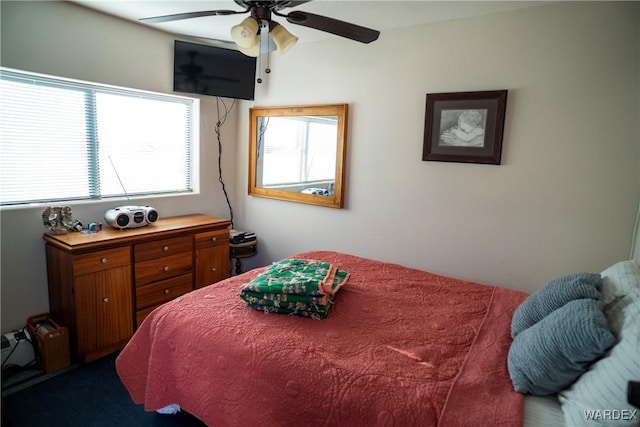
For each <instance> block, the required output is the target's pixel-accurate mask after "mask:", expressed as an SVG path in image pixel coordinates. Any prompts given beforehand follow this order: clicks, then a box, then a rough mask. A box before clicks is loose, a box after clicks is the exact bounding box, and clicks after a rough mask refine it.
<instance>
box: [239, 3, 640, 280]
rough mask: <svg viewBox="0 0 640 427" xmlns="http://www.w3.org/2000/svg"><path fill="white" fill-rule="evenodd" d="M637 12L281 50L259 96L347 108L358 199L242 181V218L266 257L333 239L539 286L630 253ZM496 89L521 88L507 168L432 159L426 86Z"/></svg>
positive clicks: (542, 13) (588, 11)
mask: <svg viewBox="0 0 640 427" xmlns="http://www.w3.org/2000/svg"><path fill="white" fill-rule="evenodd" d="M639 12H640V4H638V3H614V4H604V3H595V2H593V3H574V2H569V3H567V4H554V5H550V6H540V7H536V8H532V9H526V10H520V11H516V12H511V13H506V14H499V15H492V16H486V17H480V18H473V19H465V20H459V21H451V22H445V23H440V24H433V25H427V26H418V27H413V28H408V29H400V30H395V31H386V32H383V33H382V35H381V36H380V39H379V40H378V41H376V42H375V43H372V44H371V45H367V46H363V45H360V44H357V43H350V42H348V41H345V40H340V39H337V38H336V39H334V40H332V41H329V42H322V43H317V44H313V45H307V46H304V45H300V46H295V47H294V48H292V49H291V50H290V51H288V52H287V53H286V54H285V55H283V56H279V55H277V54H276V55H273V59H272V64H271V68H272V69H273V71H272V73H271V77H270V79H271V80H270V81H269V85H268V88H267V93H266V95H265V96H263V97H262V98H261V99H258V100H256V104H257V105H260V106H264V105H279V104H284V105H288V104H296V103H298V104H307V103H327V102H348V103H349V104H350V116H351V117H350V123H349V130H350V134H349V138H348V143H349V148H348V166H347V175H348V178H347V184H346V209H345V210H343V211H337V212H336V211H333V210H330V209H322V208H316V207H312V206H304V205H293V204H291V203H286V202H279V201H272V200H266V199H259V198H251V197H250V198H241V197H240V196H241V194H243V193H244V191H245V189H244V188H243V187H242V186H238V191H239V192H240V193H239V194H238V197H237V198H238V199H239V200H241V202H242V204H241V205H240V206H238V207H237V208H238V209H237V210H238V212H240V215H242V223H243V224H246V225H247V227H250V228H251V229H254V230H256V231H257V232H258V233H259V235H260V237H261V238H262V240H261V243H260V250H261V258H260V260H257V262H258V263H260V262H265V261H268V260H273V259H278V258H281V257H284V256H287V255H288V254H291V253H296V252H300V251H305V250H309V249H337V250H341V251H346V252H350V253H354V254H359V255H363V256H367V257H373V258H377V259H382V260H387V261H393V262H398V263H403V264H407V265H410V266H414V267H418V268H421V269H427V270H431V271H434V272H437V273H442V274H447V275H453V276H456V277H461V278H466V279H472V280H476V281H481V282H488V283H496V284H500V285H504V286H508V287H513V288H518V289H524V290H529V291H530V290H533V289H536V288H537V287H539V286H541V285H542V284H543V283H544V281H546V280H549V279H551V278H553V277H555V276H558V275H562V274H566V273H569V272H572V271H577V270H589V271H599V270H600V269H602V268H603V267H605V266H607V265H608V264H610V263H612V262H614V261H615V260H617V259H620V258H624V257H627V256H628V252H629V248H630V243H631V230H632V226H633V218H634V215H635V210H636V208H637V206H638V202H639V200H640V185H639V184H640V180H639V174H638V170H639V165H640V163H639V160H640V157H639V153H640V141H639V132H638V112H639V111H638V110H639V109H638V105H639V99H640V88H639V78H640V66H639V55H638V46H639V43H640V37H639V29H640V27H639V26H638V22H640V13H639ZM290 30H291V31H294V28H293V27H292V28H290ZM492 89H508V90H509V95H508V101H507V114H506V126H505V132H504V151H503V157H502V165H501V166H491V165H472V164H460V163H441V162H423V161H422V160H421V154H422V141H423V129H424V114H425V94H427V93H437V92H455V91H476V90H492ZM246 120H247V119H246V115H243V116H241V126H240V132H241V133H240V140H241V141H243V140H245V139H246V138H247V134H246V127H247V126H246ZM240 147H241V148H240V151H239V158H240V159H243V158H245V156H246V155H247V153H246V145H244V144H242V145H240ZM238 165H239V167H238V169H237V176H236V179H237V181H238V182H239V183H242V182H243V181H244V180H245V179H246V178H245V173H246V166H245V162H242V161H240V162H239V163H238Z"/></svg>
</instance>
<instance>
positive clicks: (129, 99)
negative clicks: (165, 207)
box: [0, 68, 198, 206]
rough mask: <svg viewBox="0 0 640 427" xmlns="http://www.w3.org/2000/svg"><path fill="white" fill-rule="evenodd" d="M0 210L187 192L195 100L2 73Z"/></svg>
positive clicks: (190, 178)
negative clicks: (33, 204) (21, 206)
mask: <svg viewBox="0 0 640 427" xmlns="http://www.w3.org/2000/svg"><path fill="white" fill-rule="evenodd" d="M0 100H1V101H0V204H1V205H5V206H6V205H21V204H29V203H52V202H60V201H72V200H90V199H101V198H108V197H118V196H124V195H128V196H150V195H158V194H168V193H189V192H192V191H193V187H194V184H193V179H194V178H193V176H192V173H193V167H192V166H193V150H194V145H195V142H194V139H195V140H196V141H197V138H194V134H195V135H197V132H195V126H197V120H194V111H197V102H198V101H197V100H196V99H192V98H186V97H179V96H173V95H165V94H156V93H151V92H144V91H138V90H133V89H124V88H115V87H110V86H105V85H99V84H94V83H86V82H78V81H72V80H66V79H62V78H57V77H51V76H44V75H39V74H32V73H27V72H22V71H17V70H9V69H6V68H0Z"/></svg>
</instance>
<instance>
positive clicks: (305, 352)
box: [116, 251, 640, 426]
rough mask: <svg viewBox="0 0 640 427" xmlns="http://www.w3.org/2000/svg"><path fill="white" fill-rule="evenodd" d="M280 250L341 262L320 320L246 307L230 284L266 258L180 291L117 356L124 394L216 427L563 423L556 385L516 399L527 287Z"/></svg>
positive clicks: (239, 283)
mask: <svg viewBox="0 0 640 427" xmlns="http://www.w3.org/2000/svg"><path fill="white" fill-rule="evenodd" d="M289 259H292V260H321V261H322V262H325V263H327V264H329V265H331V266H335V267H336V268H338V269H340V270H342V271H345V272H348V279H347V280H346V281H345V283H344V284H343V285H342V286H341V287H340V288H339V290H337V291H336V292H335V294H334V295H333V296H334V298H333V301H332V304H331V305H330V310H328V312H327V313H326V318H321V319H314V318H309V317H304V316H297V315H287V314H275V313H271V312H267V310H256V309H254V308H251V307H249V306H248V305H247V303H246V301H243V300H242V299H241V298H240V297H239V293H240V290H241V289H242V288H243V286H245V285H246V284H247V283H251V282H252V280H254V279H256V278H258V277H260V276H261V275H263V274H265V270H266V269H267V267H264V268H259V269H255V270H251V271H249V272H246V273H244V274H241V275H239V276H235V277H231V278H229V279H226V280H224V281H222V282H219V283H216V284H213V285H210V286H208V287H205V288H202V289H199V290H196V291H193V292H190V293H188V294H186V295H183V296H182V297H180V298H177V299H175V300H173V301H171V302H169V303H166V304H164V305H163V306H161V307H159V308H158V309H156V310H155V311H154V312H152V313H151V314H150V315H149V316H148V317H147V319H145V321H144V322H143V323H142V324H141V325H140V327H139V329H138V330H137V331H136V333H135V334H134V336H133V338H132V339H131V340H130V342H129V343H128V344H127V346H126V347H125V348H124V349H123V351H122V352H121V353H120V355H119V356H118V358H117V360H116V368H117V371H118V374H119V376H120V378H121V380H122V382H123V383H124V385H125V386H126V388H127V389H128V391H129V393H130V395H131V398H132V399H133V401H134V402H135V403H137V404H142V405H144V408H145V410H148V411H155V410H160V411H162V410H163V409H165V408H167V407H180V408H181V409H182V410H184V411H187V412H189V413H191V414H192V415H194V416H196V417H197V418H199V419H200V420H202V421H203V422H204V423H206V424H207V425H212V426H250V425H273V426H289V425H313V426H417V425H420V426H436V425H437V426H479V425H486V426H489V425H491V426H519V425H523V424H524V425H525V426H540V425H562V423H563V421H564V416H563V411H562V409H561V400H562V399H563V397H562V396H560V395H558V394H553V395H550V396H542V397H529V396H527V397H526V399H525V395H524V394H522V393H518V392H516V391H514V384H513V383H512V378H511V377H510V368H511V367H510V366H507V358H508V356H509V354H510V351H511V350H510V349H511V347H512V344H513V342H514V339H513V338H512V318H513V315H514V312H516V311H517V310H518V307H520V306H521V305H523V303H524V302H525V301H526V300H528V297H529V296H528V295H527V294H525V293H523V292H519V291H515V290H510V289H506V288H501V287H496V286H488V285H483V284H478V283H473V282H469V281H463V280H458V279H453V278H450V277H444V276H440V275H436V274H432V273H429V272H425V271H420V270H416V269H411V268H408V267H405V266H401V265H398V264H391V263H384V262H380V261H376V260H371V259H366V258H362V257H358V256H355V255H350V254H344V253H338V252H331V251H311V252H305V253H301V254H297V255H294V256H292V257H290V258H289ZM634 286H635V285H634ZM638 291H639V295H640V269H639V271H638ZM638 301H640V299H638ZM636 305H637V306H638V307H639V309H640V303H639V304H636ZM608 350H609V351H610V349H608ZM600 357H603V355H601V356H600ZM638 379H640V378H638ZM570 398H571V396H569V398H567V399H569V400H570ZM525 400H526V404H525ZM621 425H622V424H621ZM625 425H627V424H625ZM628 425H635V424H628Z"/></svg>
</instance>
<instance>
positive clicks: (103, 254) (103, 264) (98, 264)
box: [73, 246, 131, 276]
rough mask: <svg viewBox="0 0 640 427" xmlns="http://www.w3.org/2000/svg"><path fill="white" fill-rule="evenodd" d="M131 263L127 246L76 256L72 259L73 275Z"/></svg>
mask: <svg viewBox="0 0 640 427" xmlns="http://www.w3.org/2000/svg"><path fill="white" fill-rule="evenodd" d="M130 263H131V250H130V249H129V246H127V247H124V248H116V249H105V250H101V251H99V252H95V253H89V254H82V255H76V256H74V257H73V275H74V276H80V275H83V274H89V273H95V272H98V271H104V270H109V269H111V268H115V267H123V266H126V265H129V264H130Z"/></svg>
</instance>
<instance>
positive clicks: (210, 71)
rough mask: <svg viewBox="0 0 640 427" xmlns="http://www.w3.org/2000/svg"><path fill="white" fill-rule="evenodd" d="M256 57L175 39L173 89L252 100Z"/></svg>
mask: <svg viewBox="0 0 640 427" xmlns="http://www.w3.org/2000/svg"><path fill="white" fill-rule="evenodd" d="M255 82H256V58H253V57H250V56H246V55H244V54H242V53H240V52H238V51H237V50H232V49H225V48H221V47H216V46H207V45H202V44H195V43H188V42H183V41H179V40H176V41H175V46H174V56H173V90H174V91H175V92H185V93H197V94H201V95H211V96H221V97H225V98H235V99H247V100H253V97H254V93H255Z"/></svg>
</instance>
